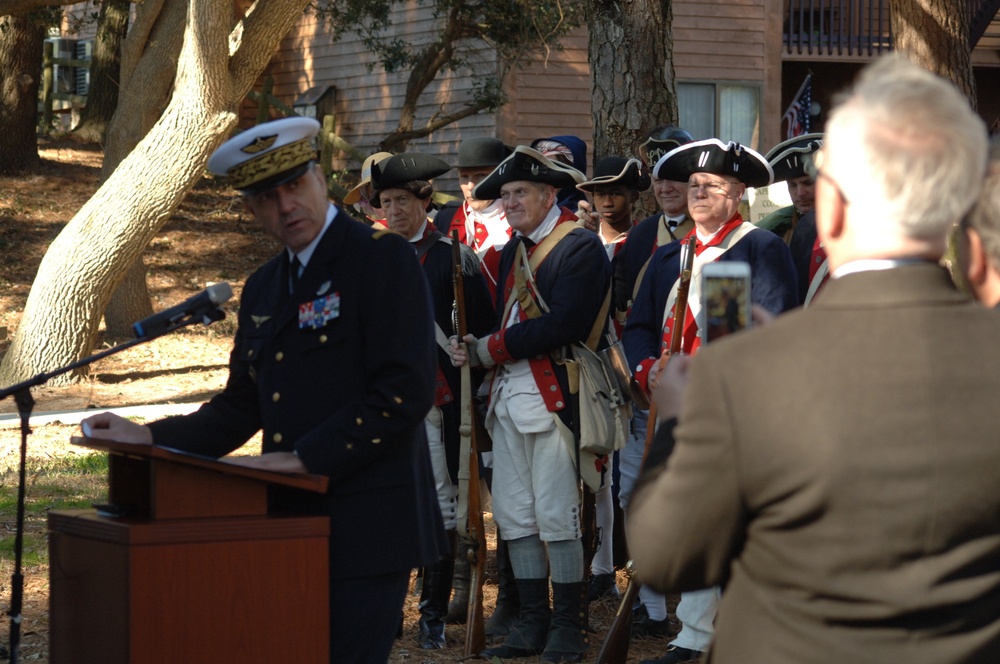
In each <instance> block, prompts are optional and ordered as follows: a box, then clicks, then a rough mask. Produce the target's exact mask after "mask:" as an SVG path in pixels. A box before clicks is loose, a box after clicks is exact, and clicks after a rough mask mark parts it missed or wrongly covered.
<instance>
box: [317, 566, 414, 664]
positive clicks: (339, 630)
mask: <svg viewBox="0 0 1000 664" xmlns="http://www.w3.org/2000/svg"><path fill="white" fill-rule="evenodd" d="M409 584H410V570H404V571H401V572H394V573H392V574H385V575H383V576H374V577H364V578H359V579H334V580H332V581H331V582H330V662H331V664H385V662H386V660H388V659H389V655H390V653H391V652H392V643H393V641H395V639H396V632H397V630H398V629H399V621H400V619H401V617H402V612H403V602H404V601H405V600H406V591H407V589H408V588H409Z"/></svg>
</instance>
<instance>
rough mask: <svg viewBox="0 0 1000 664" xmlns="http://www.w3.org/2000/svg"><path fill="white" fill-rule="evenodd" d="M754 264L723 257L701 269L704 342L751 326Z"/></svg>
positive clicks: (699, 320) (702, 335)
mask: <svg viewBox="0 0 1000 664" xmlns="http://www.w3.org/2000/svg"><path fill="white" fill-rule="evenodd" d="M750 320H751V315H750V265H749V263H745V262H743V261H719V262H716V263H709V264H707V265H705V266H704V267H703V268H702V269H701V310H700V311H699V312H698V329H700V330H701V342H702V344H705V343H708V342H710V341H713V340H715V339H718V338H720V337H724V336H726V335H729V334H732V333H733V332H738V331H740V330H743V329H746V328H748V327H750Z"/></svg>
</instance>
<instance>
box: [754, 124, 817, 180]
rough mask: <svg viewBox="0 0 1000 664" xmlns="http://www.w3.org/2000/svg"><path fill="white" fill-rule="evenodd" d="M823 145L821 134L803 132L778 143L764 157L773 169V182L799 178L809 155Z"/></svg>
mask: <svg viewBox="0 0 1000 664" xmlns="http://www.w3.org/2000/svg"><path fill="white" fill-rule="evenodd" d="M821 147H823V134H803V135H801V136H796V137H795V138H790V139H788V140H787V141H782V142H781V143H778V144H777V145H775V146H774V147H773V148H771V149H770V150H769V151H768V153H767V154H766V155H764V158H765V159H767V161H768V163H769V164H771V170H773V171H774V182H784V181H785V180H793V179H795V178H800V177H802V176H804V175H808V173H806V170H805V169H806V161H807V160H808V158H809V156H810V155H812V154H814V153H815V152H817V151H818V150H819V149H820V148H821Z"/></svg>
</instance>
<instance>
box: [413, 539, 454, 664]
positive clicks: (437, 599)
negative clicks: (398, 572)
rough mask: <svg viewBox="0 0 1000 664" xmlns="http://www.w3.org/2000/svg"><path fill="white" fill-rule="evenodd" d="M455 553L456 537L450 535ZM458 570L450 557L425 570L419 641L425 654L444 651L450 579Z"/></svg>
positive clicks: (421, 595) (420, 605) (421, 591)
mask: <svg viewBox="0 0 1000 664" xmlns="http://www.w3.org/2000/svg"><path fill="white" fill-rule="evenodd" d="M448 535H449V537H450V539H451V542H452V551H454V550H455V547H454V542H455V533H454V532H450V533H448ZM454 570H455V559H454V558H453V557H452V556H448V557H447V558H444V559H442V560H440V561H438V562H437V564H435V565H433V566H432V567H425V568H424V577H423V578H424V583H423V587H422V588H421V589H420V604H419V605H418V608H419V610H420V621H419V623H418V632H417V640H418V641H419V642H420V647H421V648H423V649H425V650H435V649H440V648H444V645H445V640H444V619H445V616H446V615H447V613H448V598H449V597H451V578H452V574H453V572H454Z"/></svg>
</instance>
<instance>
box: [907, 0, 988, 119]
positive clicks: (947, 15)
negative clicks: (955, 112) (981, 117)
mask: <svg viewBox="0 0 1000 664" xmlns="http://www.w3.org/2000/svg"><path fill="white" fill-rule="evenodd" d="M890 6H891V9H892V35H893V44H894V47H895V49H896V50H897V51H899V52H901V53H903V54H904V55H906V57H908V58H909V59H910V60H911V61H912V62H913V63H914V64H917V65H919V66H920V67H923V68H924V69H926V70H928V71H930V72H933V73H935V74H937V75H938V76H942V77H944V78H947V79H948V80H950V81H952V82H953V83H954V84H955V85H956V86H958V89H959V90H961V91H962V92H964V93H965V94H966V96H967V97H968V98H969V102H970V103H971V104H972V107H973V108H976V79H975V77H974V76H973V72H972V49H971V48H970V45H969V23H970V21H971V15H970V10H969V7H970V5H969V3H967V2H965V1H964V0H891V5H890Z"/></svg>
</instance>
